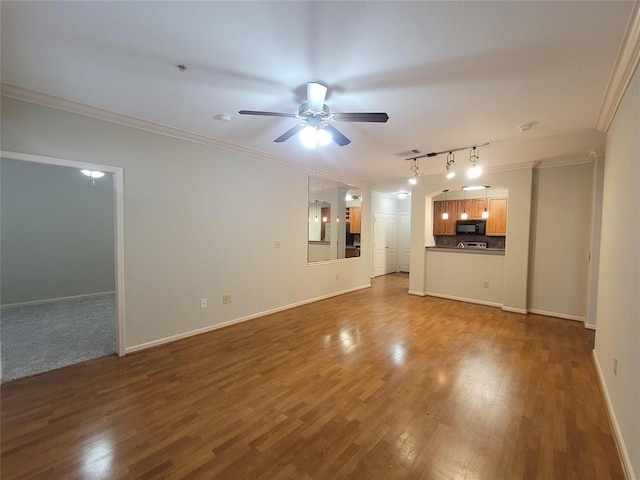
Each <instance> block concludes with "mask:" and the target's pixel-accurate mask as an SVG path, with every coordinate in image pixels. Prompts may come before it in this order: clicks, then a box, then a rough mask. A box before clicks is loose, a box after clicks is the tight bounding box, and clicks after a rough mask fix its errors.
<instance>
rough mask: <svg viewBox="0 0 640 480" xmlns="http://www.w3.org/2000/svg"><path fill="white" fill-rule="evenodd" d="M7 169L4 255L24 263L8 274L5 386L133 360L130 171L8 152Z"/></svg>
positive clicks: (11, 266) (1, 337) (0, 335)
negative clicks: (126, 214)
mask: <svg viewBox="0 0 640 480" xmlns="http://www.w3.org/2000/svg"><path fill="white" fill-rule="evenodd" d="M2 163H3V167H5V168H4V169H3V170H4V172H3V187H4V189H3V197H4V198H3V200H5V199H6V200H9V199H10V201H7V202H6V204H5V203H4V202H3V210H4V211H3V249H4V250H5V251H3V255H4V254H9V255H11V256H15V255H17V256H19V257H20V258H18V259H15V258H14V259H13V260H12V261H11V262H5V263H4V265H3V272H2V273H3V277H4V278H3V280H4V281H3V298H2V305H3V307H2V320H3V324H2V330H1V331H0V345H1V350H2V351H1V353H2V358H3V365H2V367H3V369H2V378H3V380H10V379H13V378H20V377H22V376H28V375H32V374H34V373H39V372H41V371H46V370H49V369H52V368H58V367H60V366H64V365H68V364H72V363H77V362H80V361H83V360H86V359H88V358H96V357H98V356H103V355H105V354H109V353H117V354H118V355H120V356H121V355H123V354H124V348H125V342H124V298H123V278H124V271H123V258H124V257H123V230H122V224H123V222H122V218H123V215H122V207H123V204H122V196H123V195H122V193H123V192H122V184H123V182H122V180H123V179H122V177H123V172H122V169H121V168H118V167H110V166H106V165H95V164H88V163H84V162H75V161H70V160H64V159H56V158H51V157H42V156H35V155H27V154H21V153H15V152H6V151H3V152H2ZM10 167H11V168H10ZM81 170H88V171H93V172H102V173H104V177H103V178H95V176H94V177H92V176H85V175H83V174H82V173H81ZM10 171H13V173H14V177H13V179H14V180H16V179H17V181H16V182H15V183H11V184H10V183H8V182H9V179H8V178H5V177H4V173H8V172H10ZM16 172H17V173H16ZM20 175H22V176H20ZM29 175H30V176H29ZM70 178H71V179H72V180H73V181H74V182H82V183H77V184H73V185H72V184H69V183H67V184H65V183H64V182H65V181H67V182H68V181H69V179H70ZM5 180H6V181H5ZM19 181H22V185H20V186H18V182H19ZM100 181H102V183H99V182H100ZM25 182H26V183H25ZM61 182H62V183H61ZM61 185H67V187H68V186H69V185H71V188H65V187H61ZM69 190H73V191H69ZM76 190H77V192H76ZM83 191H84V195H85V197H82V196H81V194H79V193H78V192H83ZM9 195H11V196H9ZM74 195H80V196H78V197H74ZM96 205H99V206H96ZM62 210H65V212H64V214H62V213H61V211H62ZM7 212H11V213H9V214H8V215H4V214H5V213H7ZM104 212H108V214H107V215H106V216H101V215H102V213H104ZM12 235H13V237H11V236H12ZM38 237H42V238H38ZM5 240H9V241H6V242H5ZM7 258H10V257H7ZM7 267H8V268H7ZM92 270H93V272H94V273H93V274H92V273H91V271H92ZM109 318H110V319H109ZM105 319H107V320H106V321H107V323H108V325H102V326H101V325H100V322H105ZM43 322H44V323H43ZM109 322H110V323H109ZM21 329H22V330H21ZM25 332H26V333H25ZM25 336H26V337H28V341H26V343H25V342H24V341H23V337H25ZM16 339H19V340H16ZM92 342H94V343H93V345H92ZM38 345H41V346H43V347H44V348H42V349H41V350H38V347H37V346H38ZM105 349H106V351H105ZM29 350H33V351H29ZM52 350H58V351H52ZM87 350H88V351H89V353H87ZM92 351H93V354H92V353H91V352H92ZM26 354H29V355H26ZM8 355H11V358H12V360H11V362H12V363H11V362H9V361H8V360H7V359H8V358H9V357H8ZM25 355H26V356H25ZM61 356H62V357H64V359H63V360H60V357H61ZM4 364H6V365H4ZM47 365H48V368H47ZM5 367H6V368H5ZM9 367H10V368H9Z"/></svg>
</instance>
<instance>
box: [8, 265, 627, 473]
mask: <svg viewBox="0 0 640 480" xmlns="http://www.w3.org/2000/svg"><path fill="white" fill-rule="evenodd" d="M407 289H408V277H407V276H406V275H403V274H393V275H387V276H384V277H380V278H377V279H374V280H373V287H372V288H371V289H365V290H361V291H358V292H354V293H350V294H347V295H342V296H340V297H336V298H332V299H328V300H324V301H321V302H317V303H314V304H310V305H306V306H303V307H298V308H295V309H292V310H288V311H286V312H281V313H277V314H274V315H270V316H267V317H264V318H260V319H256V320H252V321H249V322H245V323H242V324H239V325H235V326H231V327H228V328H224V329H221V330H217V331H214V332H210V333H207V334H202V335H199V336H197V337H191V338H188V339H185V340H181V341H177V342H174V343H171V344H169V345H165V346H161V347H157V348H153V349H150V350H146V351H144V352H140V353H137V354H134V355H130V356H127V357H125V358H116V357H107V358H102V359H97V360H92V361H89V362H85V363H82V364H79V365H74V366H70V367H65V368H62V369H59V370H55V371H52V372H48V373H44V374H41V375H36V376H34V377H31V378H26V379H22V380H17V381H13V382H8V383H6V384H4V385H3V386H2V387H1V394H2V397H1V400H2V404H1V409H2V423H1V428H2V430H1V476H2V478H3V479H21V478H29V479H66V478H70V479H71V478H86V479H93V478H109V479H111V478H117V479H120V478H123V479H124V478H168V479H169V478H170V479H173V478H202V479H213V478H215V479H240V478H247V479H262V478H264V479H286V478H292V479H332V478H353V479H385V480H388V479H490V480H499V479H549V480H554V479H559V480H567V479H575V480H589V479H622V478H623V473H622V467H621V464H620V461H619V458H618V454H617V450H616V447H615V444H614V440H613V434H612V432H611V428H610V426H609V423H608V418H607V414H606V410H605V405H604V402H603V399H602V396H601V392H600V390H599V386H598V381H597V377H596V373H595V370H594V368H593V364H592V360H591V350H592V348H593V340H594V334H593V332H592V331H589V330H586V329H584V327H583V326H582V324H580V323H578V322H571V321H567V320H560V319H554V318H549V317H543V316H538V315H527V316H524V315H518V314H513V313H507V312H503V311H501V310H500V309H497V308H492V307H485V306H478V305H471V304H465V303H460V302H454V301H449V300H444V299H438V298H428V297H427V298H420V297H415V296H411V295H408V294H407Z"/></svg>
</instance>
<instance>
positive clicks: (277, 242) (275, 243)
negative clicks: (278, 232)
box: [273, 240, 282, 248]
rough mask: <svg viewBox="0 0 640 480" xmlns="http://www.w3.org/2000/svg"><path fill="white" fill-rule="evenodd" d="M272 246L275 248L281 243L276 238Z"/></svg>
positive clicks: (279, 246) (280, 246) (280, 245)
mask: <svg viewBox="0 0 640 480" xmlns="http://www.w3.org/2000/svg"><path fill="white" fill-rule="evenodd" d="M273 246H274V247H275V248H282V244H281V243H280V240H276V241H275V242H274V244H273Z"/></svg>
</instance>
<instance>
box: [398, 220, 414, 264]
mask: <svg viewBox="0 0 640 480" xmlns="http://www.w3.org/2000/svg"><path fill="white" fill-rule="evenodd" d="M410 258H411V214H410V213H401V214H400V215H399V216H398V270H399V271H401V272H408V271H409V264H410Z"/></svg>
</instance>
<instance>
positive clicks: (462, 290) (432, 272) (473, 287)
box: [426, 250, 504, 306]
mask: <svg viewBox="0 0 640 480" xmlns="http://www.w3.org/2000/svg"><path fill="white" fill-rule="evenodd" d="M426 264H427V269H426V270H427V286H426V288H427V292H426V293H427V294H428V295H434V296H436V297H444V298H451V299H454V300H463V301H470V302H472V303H480V304H483V305H492V306H502V294H503V291H504V256H503V255H488V254H482V253H477V254H476V253H457V252H437V251H436V252H434V251H432V250H429V251H427V260H426ZM485 282H486V283H487V284H488V287H487V288H484V284H485Z"/></svg>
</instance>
